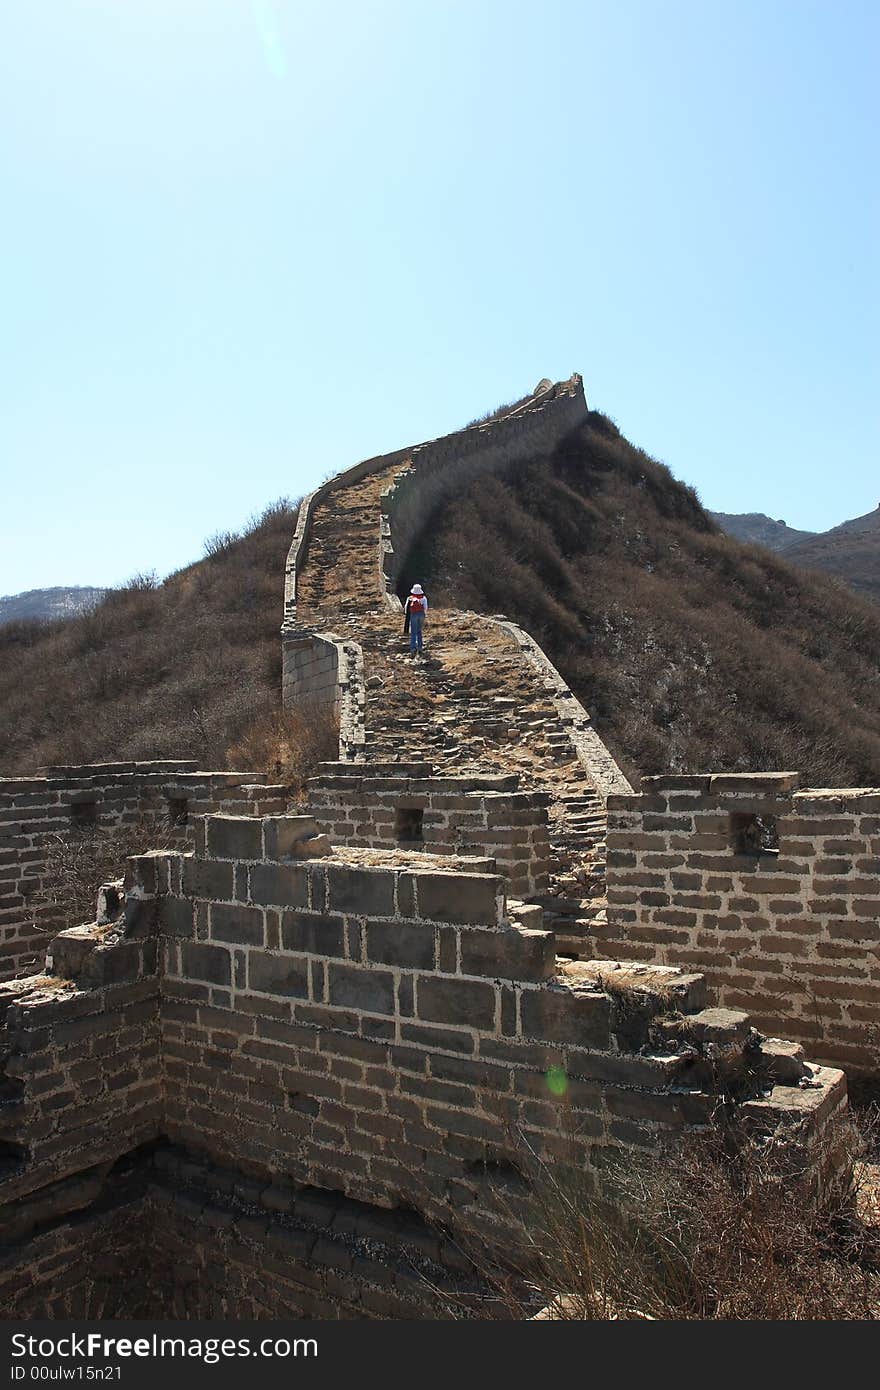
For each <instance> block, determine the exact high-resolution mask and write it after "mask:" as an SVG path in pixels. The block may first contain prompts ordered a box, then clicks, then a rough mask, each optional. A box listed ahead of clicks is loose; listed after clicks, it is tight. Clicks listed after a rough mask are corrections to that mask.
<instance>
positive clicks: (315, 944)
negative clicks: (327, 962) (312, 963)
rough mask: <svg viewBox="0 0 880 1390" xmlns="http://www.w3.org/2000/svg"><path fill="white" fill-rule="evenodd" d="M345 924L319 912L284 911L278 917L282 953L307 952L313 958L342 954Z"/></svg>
mask: <svg viewBox="0 0 880 1390" xmlns="http://www.w3.org/2000/svg"><path fill="white" fill-rule="evenodd" d="M344 928H345V921H344V918H342V917H332V916H329V915H326V914H323V913H320V912H285V913H283V914H282V917H281V944H282V945H283V947H284V949H285V951H307V952H309V954H310V955H315V956H344V955H345V932H344Z"/></svg>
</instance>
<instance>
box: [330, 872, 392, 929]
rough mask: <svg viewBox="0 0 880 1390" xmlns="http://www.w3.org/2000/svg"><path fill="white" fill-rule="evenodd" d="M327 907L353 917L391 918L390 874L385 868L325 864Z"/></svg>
mask: <svg viewBox="0 0 880 1390" xmlns="http://www.w3.org/2000/svg"><path fill="white" fill-rule="evenodd" d="M326 872H327V889H328V893H329V906H330V909H331V911H333V912H347V913H352V914H354V915H355V916H357V917H393V916H394V874H393V873H391V872H389V871H388V870H387V869H352V868H348V867H347V866H344V865H337V864H328V865H327V869H326Z"/></svg>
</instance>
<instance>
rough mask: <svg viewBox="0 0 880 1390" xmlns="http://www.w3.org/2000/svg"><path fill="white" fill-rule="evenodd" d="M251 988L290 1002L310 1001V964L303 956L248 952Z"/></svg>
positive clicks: (249, 986) (249, 985)
mask: <svg viewBox="0 0 880 1390" xmlns="http://www.w3.org/2000/svg"><path fill="white" fill-rule="evenodd" d="M248 989H251V990H254V991H256V993H258V994H277V995H281V996H282V997H283V998H286V999H308V997H309V976H308V961H307V960H306V959H305V957H303V956H289V955H286V954H284V955H282V954H279V955H275V954H274V953H272V952H269V951H250V952H248Z"/></svg>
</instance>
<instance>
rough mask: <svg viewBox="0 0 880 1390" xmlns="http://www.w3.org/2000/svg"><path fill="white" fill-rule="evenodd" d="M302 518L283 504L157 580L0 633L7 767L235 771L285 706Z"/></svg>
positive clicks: (0, 743) (138, 580)
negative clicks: (184, 762)
mask: <svg viewBox="0 0 880 1390" xmlns="http://www.w3.org/2000/svg"><path fill="white" fill-rule="evenodd" d="M295 524H296V509H295V508H294V507H292V506H291V505H290V504H289V503H288V502H287V501H285V500H283V499H282V500H281V501H279V502H277V503H275V504H272V505H271V506H269V507H267V508H266V510H265V511H264V513H263V514H262V516H260V517H258V518H255V519H252V520H251V522H250V523H248V529H247V530H246V531H245V533H244V534H243V535H242V536H241V537H239V538H237V539H236V540H235V542H234V544H231V545H229V546H228V547H225V548H222V547H221V548H220V549H219V550H218V551H217V553H216V554H215V555H214V556H213V557H212V558H211V559H210V560H203V561H200V562H198V563H197V564H194V565H190V566H188V567H187V568H185V569H182V570H180V571H178V572H177V573H176V574H173V575H170V576H169V577H168V578H167V579H166V580H165V581H164V582H163V583H162V584H161V585H158V586H157V585H155V583H154V578H153V577H152V576H149V575H147V576H135V578H134V579H133V580H131V581H129V583H128V584H127V585H123V586H121V587H120V588H118V589H115V590H112V591H111V592H110V593H108V594H107V595H106V596H105V598H104V600H103V601H102V602H101V603H99V604H98V605H97V606H96V607H95V608H94V609H92V610H91V611H89V612H88V613H83V614H80V615H78V616H76V617H74V618H70V619H67V620H65V621H62V622H53V623H47V624H30V623H29V624H10V625H8V627H2V628H0V768H2V771H3V773H4V774H5V775H7V776H9V775H16V774H21V773H27V772H32V771H33V770H34V769H35V768H36V767H40V766H45V765H47V764H50V763H75V762H99V761H104V760H116V759H129V758H132V759H134V758H174V757H180V758H197V759H198V760H199V761H200V762H203V763H205V764H207V765H208V766H211V767H217V768H221V767H226V766H228V750H229V749H230V748H231V747H233V746H234V745H235V744H236V743H237V741H238V740H240V739H241V738H242V736H243V735H244V733H245V731H246V730H247V728H248V727H249V726H250V725H251V724H252V723H253V721H254V719H255V718H256V717H258V716H259V715H260V713H261V712H262V711H263V710H264V709H265V708H266V707H267V706H269V705H274V704H275V703H277V698H278V688H279V684H280V679H279V677H280V669H279V662H280V637H279V629H280V626H281V595H282V592H283V584H284V564H285V559H286V556H287V550H288V548H289V545H290V538H291V535H292V534H293V530H294V527H295ZM10 629H11V630H10Z"/></svg>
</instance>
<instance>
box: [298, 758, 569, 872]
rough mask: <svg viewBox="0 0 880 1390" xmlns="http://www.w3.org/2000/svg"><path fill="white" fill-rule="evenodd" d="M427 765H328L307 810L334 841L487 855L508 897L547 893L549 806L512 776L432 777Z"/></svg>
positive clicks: (316, 781)
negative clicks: (520, 785) (520, 789)
mask: <svg viewBox="0 0 880 1390" xmlns="http://www.w3.org/2000/svg"><path fill="white" fill-rule="evenodd" d="M430 774H431V767H430V765H429V764H427V763H426V764H422V765H419V764H411V765H406V764H400V763H389V764H387V765H386V764H383V763H373V764H368V765H360V766H358V767H357V768H356V769H354V768H350V767H346V766H345V765H342V764H339V765H336V766H333V765H332V764H325V765H324V766H323V767H322V769H321V771H320V775H319V776H317V777H314V778H312V779H311V780H310V782H309V784H308V788H307V791H308V798H309V807H310V810H311V811H312V813H313V814H314V816H315V818H316V820H317V821H318V823H319V825H320V827H321V829H322V830H326V832H327V834H328V835H329V836H330V839H331V841H333V842H334V843H343V844H347V845H360V846H364V847H366V848H368V849H387V850H391V849H395V848H404V849H408V850H411V849H421V850H424V851H425V852H426V853H428V854H467V855H471V854H473V855H480V856H486V855H488V856H491V858H492V859H493V860H494V864H495V866H496V867H497V870H498V872H499V873H500V874H502V875H503V877H504V880H505V884H506V886H507V889H508V891H509V892H510V894H511V895H512V896H513V897H517V898H528V897H532V896H534V895H535V894H537V893H543V892H545V891H546V889H547V883H548V869H549V862H550V842H549V838H548V825H547V804H548V802H549V800H550V798H549V796H548V795H546V794H545V793H541V792H521V791H518V790H517V787H518V779H517V778H516V777H514V776H507V777H503V776H486V775H482V776H476V775H471V776H469V777H432V776H431V775H430Z"/></svg>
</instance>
